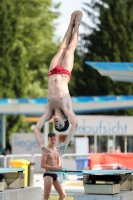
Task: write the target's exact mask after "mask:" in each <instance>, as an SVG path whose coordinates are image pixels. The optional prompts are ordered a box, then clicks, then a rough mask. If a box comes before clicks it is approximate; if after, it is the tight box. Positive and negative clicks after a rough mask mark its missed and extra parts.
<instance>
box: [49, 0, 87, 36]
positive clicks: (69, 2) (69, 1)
mask: <svg viewBox="0 0 133 200" xmlns="http://www.w3.org/2000/svg"><path fill="white" fill-rule="evenodd" d="M53 2H55V3H59V2H61V6H60V9H59V10H60V12H61V16H60V17H59V19H58V20H57V22H58V23H59V25H58V26H57V30H56V32H55V34H56V36H57V37H58V36H59V37H61V38H63V36H64V34H65V31H66V29H67V26H68V24H69V20H70V16H71V13H72V12H73V11H74V10H81V11H82V12H83V10H82V8H83V3H89V2H90V0H53ZM82 20H83V21H84V22H87V20H88V18H87V16H86V14H85V13H84V12H83V18H82ZM84 31H85V30H84V28H83V27H82V26H80V29H79V33H82V32H84Z"/></svg>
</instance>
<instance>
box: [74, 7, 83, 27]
mask: <svg viewBox="0 0 133 200" xmlns="http://www.w3.org/2000/svg"><path fill="white" fill-rule="evenodd" d="M82 16H83V13H82V12H81V11H80V10H78V11H77V13H76V18H75V24H79V25H80V22H81V19H82Z"/></svg>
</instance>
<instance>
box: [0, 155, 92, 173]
mask: <svg viewBox="0 0 133 200" xmlns="http://www.w3.org/2000/svg"><path fill="white" fill-rule="evenodd" d="M41 156H42V154H11V155H6V156H3V155H0V167H12V166H11V165H10V160H11V159H26V160H29V161H31V162H33V163H34V173H38V174H40V173H41V174H42V173H43V172H44V169H42V168H41ZM74 157H87V158H89V157H90V154H76V153H67V154H63V155H61V163H62V165H64V166H66V167H67V168H68V169H72V170H76V168H77V166H76V162H75V161H76V160H75V159H74ZM65 158H66V159H65Z"/></svg>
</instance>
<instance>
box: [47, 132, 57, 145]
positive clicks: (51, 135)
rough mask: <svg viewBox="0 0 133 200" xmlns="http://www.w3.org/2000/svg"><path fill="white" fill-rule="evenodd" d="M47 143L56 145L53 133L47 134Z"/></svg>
mask: <svg viewBox="0 0 133 200" xmlns="http://www.w3.org/2000/svg"><path fill="white" fill-rule="evenodd" d="M48 143H49V145H52V146H53V145H55V143H56V134H55V133H49V134H48Z"/></svg>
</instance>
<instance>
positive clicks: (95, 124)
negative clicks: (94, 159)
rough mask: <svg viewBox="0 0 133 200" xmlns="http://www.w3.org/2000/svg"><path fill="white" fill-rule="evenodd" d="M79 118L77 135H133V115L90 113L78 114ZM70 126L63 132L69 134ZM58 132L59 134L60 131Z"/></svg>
mask: <svg viewBox="0 0 133 200" xmlns="http://www.w3.org/2000/svg"><path fill="white" fill-rule="evenodd" d="M77 120H78V129H77V131H76V133H75V135H83V134H85V135H132V134H133V117H130V116H106V115H91V116H90V115H89V116H77ZM70 128H71V126H70V127H69V129H68V130H67V131H65V132H64V133H63V134H68V133H69V131H70ZM54 131H55V130H54ZM55 132H56V131H55ZM56 133H57V132H56ZM57 134H59V132H58V133H57Z"/></svg>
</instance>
